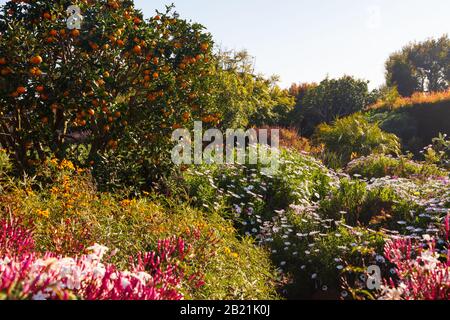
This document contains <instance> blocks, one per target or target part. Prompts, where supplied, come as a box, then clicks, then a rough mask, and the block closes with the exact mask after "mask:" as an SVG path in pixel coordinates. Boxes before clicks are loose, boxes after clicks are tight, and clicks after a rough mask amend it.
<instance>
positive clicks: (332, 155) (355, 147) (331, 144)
mask: <svg viewBox="0 0 450 320" xmlns="http://www.w3.org/2000/svg"><path fill="white" fill-rule="evenodd" d="M314 139H315V141H316V143H318V144H323V145H324V147H325V150H326V153H327V154H328V155H325V156H326V157H327V158H328V159H327V160H328V161H326V162H327V163H328V164H329V165H330V164H331V165H332V166H333V167H335V166H344V165H346V164H347V163H348V162H350V160H352V159H354V158H357V157H360V156H368V155H370V154H372V153H393V154H398V153H399V152H400V142H399V139H398V138H397V137H396V136H395V135H394V134H390V133H386V132H384V131H382V130H381V129H380V127H379V126H378V124H377V123H370V122H369V121H368V120H367V119H366V118H365V117H364V116H363V115H362V114H361V113H356V114H353V115H351V116H349V117H346V118H341V119H338V120H336V121H335V122H334V123H333V124H332V125H328V124H322V125H320V126H318V127H317V129H316V132H315V136H314ZM332 161H333V162H334V165H333V163H332Z"/></svg>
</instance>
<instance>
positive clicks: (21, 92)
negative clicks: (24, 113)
mask: <svg viewBox="0 0 450 320" xmlns="http://www.w3.org/2000/svg"><path fill="white" fill-rule="evenodd" d="M16 92H17V93H18V94H24V93H26V92H27V88H25V87H22V86H20V87H17V90H16Z"/></svg>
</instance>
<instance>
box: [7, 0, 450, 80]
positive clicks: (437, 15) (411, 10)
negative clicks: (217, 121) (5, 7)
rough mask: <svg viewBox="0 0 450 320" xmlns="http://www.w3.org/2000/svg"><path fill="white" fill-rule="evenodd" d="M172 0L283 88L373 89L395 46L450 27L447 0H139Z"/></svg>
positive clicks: (146, 6)
mask: <svg viewBox="0 0 450 320" xmlns="http://www.w3.org/2000/svg"><path fill="white" fill-rule="evenodd" d="M4 2H5V1H4V0H0V4H3V3H4ZM172 2H174V3H175V5H176V10H177V11H178V12H179V13H180V14H181V16H182V17H183V18H186V19H189V20H192V21H195V22H199V23H201V24H203V25H205V26H206V27H207V28H208V30H209V32H211V33H212V35H213V37H214V40H215V42H216V44H217V45H220V46H222V47H224V48H227V49H247V50H248V51H249V53H250V54H251V55H253V56H255V57H256V70H257V71H258V72H261V73H264V74H266V75H272V74H278V75H279V76H280V77H281V85H282V86H284V87H287V86H289V85H290V84H291V83H293V82H312V81H316V82H318V81H320V80H322V79H323V78H325V77H326V76H327V75H329V76H330V77H339V76H342V75H344V74H349V75H354V76H357V77H360V78H364V79H367V80H370V81H371V87H372V88H373V87H376V86H379V85H381V84H382V83H383V82H384V62H385V60H386V58H387V57H388V56H389V54H390V53H392V52H393V51H396V50H398V49H400V48H401V47H402V46H403V45H405V44H407V43H408V42H410V41H414V40H424V39H426V38H429V37H438V36H441V35H442V34H444V33H450V18H449V15H450V1H449V0H359V1H358V0H278V1H273V0H220V1H219V0H135V3H136V7H138V8H140V9H142V10H143V12H144V14H145V15H146V16H147V17H148V16H150V15H152V14H154V11H155V9H159V10H163V9H164V5H165V4H170V3H172Z"/></svg>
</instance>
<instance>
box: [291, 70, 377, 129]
mask: <svg viewBox="0 0 450 320" xmlns="http://www.w3.org/2000/svg"><path fill="white" fill-rule="evenodd" d="M291 90H295V88H291ZM303 91H305V89H301V90H299V91H298V95H297V97H300V98H301V100H298V101H297V106H296V110H295V111H294V112H293V116H292V118H293V119H295V121H296V122H295V123H293V125H295V126H296V127H298V128H299V130H300V132H301V133H302V134H303V135H306V136H309V135H311V134H312V133H313V132H314V129H315V127H316V126H317V125H319V124H321V123H331V122H332V121H334V120H335V119H336V118H340V117H344V116H347V115H350V114H353V113H355V112H358V111H360V110H362V109H363V108H364V107H366V106H367V105H369V104H371V103H373V102H374V101H375V98H374V97H373V95H372V94H371V93H370V92H369V89H368V82H367V81H364V80H359V79H355V78H353V77H351V76H344V77H342V78H340V79H325V80H323V81H322V82H321V83H320V84H319V85H310V86H309V88H307V89H306V92H303ZM302 96H303V97H302Z"/></svg>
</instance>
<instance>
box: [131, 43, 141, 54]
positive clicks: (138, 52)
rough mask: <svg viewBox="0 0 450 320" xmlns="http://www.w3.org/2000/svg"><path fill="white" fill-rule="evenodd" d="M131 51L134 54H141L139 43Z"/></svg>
mask: <svg viewBox="0 0 450 320" xmlns="http://www.w3.org/2000/svg"><path fill="white" fill-rule="evenodd" d="M133 52H134V53H135V54H141V53H142V47H141V46H139V45H137V46H134V48H133Z"/></svg>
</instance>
